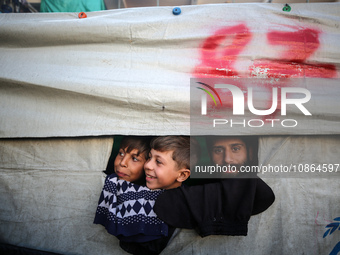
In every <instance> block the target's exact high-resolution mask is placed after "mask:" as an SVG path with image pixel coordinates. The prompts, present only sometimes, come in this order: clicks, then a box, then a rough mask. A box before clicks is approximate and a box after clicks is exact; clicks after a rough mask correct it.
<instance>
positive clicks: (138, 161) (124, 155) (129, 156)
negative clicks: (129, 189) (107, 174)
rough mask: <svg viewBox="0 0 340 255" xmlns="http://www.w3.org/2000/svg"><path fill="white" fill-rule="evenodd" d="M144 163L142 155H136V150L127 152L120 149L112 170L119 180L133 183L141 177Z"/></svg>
mask: <svg viewBox="0 0 340 255" xmlns="http://www.w3.org/2000/svg"><path fill="white" fill-rule="evenodd" d="M145 162H146V159H145V155H144V153H142V154H140V155H138V150H137V149H133V150H131V151H130V152H127V151H126V148H125V149H123V148H120V150H119V153H118V155H117V156H116V159H115V162H114V170H115V173H116V174H117V175H118V177H119V179H121V180H125V181H129V182H134V181H137V180H138V179H140V178H141V177H142V176H143V173H144V163H145Z"/></svg>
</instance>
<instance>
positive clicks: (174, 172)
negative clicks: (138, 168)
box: [144, 149, 181, 189]
mask: <svg viewBox="0 0 340 255" xmlns="http://www.w3.org/2000/svg"><path fill="white" fill-rule="evenodd" d="M172 153H173V151H165V152H160V151H156V150H154V149H151V151H150V153H149V159H148V161H147V162H146V163H145V165H144V171H145V175H146V186H147V187H148V188H149V189H172V188H177V187H178V186H180V185H181V182H178V181H177V178H178V177H179V169H178V166H177V163H176V161H174V160H173V159H172Z"/></svg>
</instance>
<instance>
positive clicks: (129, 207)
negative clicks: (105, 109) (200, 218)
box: [94, 136, 199, 254]
mask: <svg viewBox="0 0 340 255" xmlns="http://www.w3.org/2000/svg"><path fill="white" fill-rule="evenodd" d="M134 139H137V138H136V137H134ZM129 141H130V142H129V143H124V140H123V142H122V144H121V148H120V152H119V154H118V155H117V157H116V159H115V164H114V168H115V169H114V170H115V173H114V174H112V175H109V176H107V178H106V180H105V185H104V188H103V191H102V193H101V197H100V199H99V203H98V207H97V213H96V217H95V221H94V223H97V224H102V225H103V226H104V227H105V228H106V229H107V231H108V232H109V233H110V234H112V235H115V236H116V237H117V238H118V239H119V240H120V246H121V247H122V248H123V249H124V250H125V251H127V252H129V253H132V254H159V253H160V252H161V251H162V250H163V249H164V248H165V247H166V245H167V243H168V241H169V240H170V238H171V236H172V234H173V232H174V230H175V228H174V227H168V226H167V224H165V223H164V222H163V221H161V220H160V219H159V218H158V217H157V215H156V214H155V213H154V211H153V206H154V204H155V201H156V199H157V197H158V196H159V195H160V194H161V193H163V191H164V190H165V189H173V188H177V187H180V186H181V184H182V183H183V182H184V181H185V180H186V179H187V178H188V177H189V176H190V138H189V137H184V136H164V137H156V138H154V139H153V140H152V141H151V143H150V147H151V150H149V151H147V150H140V149H138V148H139V147H138V148H137V147H135V146H136V143H134V142H133V139H131V138H130V140H129ZM193 142H195V141H193ZM196 148H199V146H196ZM146 151H147V153H148V154H147V155H148V156H149V157H148V159H147V160H146V162H145V164H144V168H145V176H146V177H145V179H144V180H143V181H146V185H147V187H145V186H141V185H139V184H140V181H141V180H140V179H138V178H137V177H138V176H144V173H143V174H141V172H140V162H142V161H143V158H144V155H145V152H146ZM192 154H193V152H192ZM197 157H198V156H194V157H193V158H197ZM138 160H140V162H138Z"/></svg>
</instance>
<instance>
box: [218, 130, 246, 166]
mask: <svg viewBox="0 0 340 255" xmlns="http://www.w3.org/2000/svg"><path fill="white" fill-rule="evenodd" d="M211 149H212V152H211V155H212V161H213V162H214V163H215V164H218V165H221V166H228V165H230V166H236V168H237V169H238V170H239V169H240V167H241V166H243V165H245V164H246V163H247V161H248V152H247V146H246V144H245V143H244V142H243V141H242V140H241V139H239V138H233V137H224V138H221V139H218V140H216V141H215V142H214V143H213V147H212V148H211Z"/></svg>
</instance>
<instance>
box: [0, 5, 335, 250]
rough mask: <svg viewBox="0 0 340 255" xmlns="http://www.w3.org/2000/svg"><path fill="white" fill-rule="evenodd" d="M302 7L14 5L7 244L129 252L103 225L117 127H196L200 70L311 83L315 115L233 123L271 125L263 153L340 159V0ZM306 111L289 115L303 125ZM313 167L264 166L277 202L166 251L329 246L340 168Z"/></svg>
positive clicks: (0, 61) (0, 199)
mask: <svg viewBox="0 0 340 255" xmlns="http://www.w3.org/2000/svg"><path fill="white" fill-rule="evenodd" d="M291 7H292V10H291V11H290V12H284V11H283V10H282V8H283V5H281V4H225V5H204V6H203V5H202V6H183V7H181V9H182V13H181V14H180V15H178V16H175V15H173V14H172V7H150V8H141V9H133V8H131V9H125V10H112V11H103V12H89V13H87V18H83V19H79V18H78V13H37V14H1V15H0V38H1V40H0V90H1V92H0V108H1V110H0V138H1V139H0V243H5V244H10V245H14V246H20V247H26V248H29V249H35V250H43V251H47V252H55V253H60V254H66V255H67V254H70V255H71V254H72V255H76V254H77V255H78V254H79V255H86V254H89V255H90V254H104V255H105V254H112V253H114V254H126V253H125V252H124V251H123V250H122V249H120V247H119V243H118V240H117V239H116V238H115V237H114V236H112V235H110V234H108V233H107V231H106V230H105V228H103V227H102V226H99V225H94V224H93V219H94V215H95V211H96V207H97V203H98V198H99V195H100V192H101V190H102V187H103V184H104V180H105V174H104V173H103V172H102V171H103V170H105V169H106V165H107V163H108V160H109V157H110V153H111V150H112V144H113V139H112V137H111V136H112V135H116V134H117V135H189V134H190V78H193V77H196V78H197V77H201V76H204V77H210V76H212V75H213V74H215V75H217V76H227V77H229V76H230V77H236V78H238V77H245V78H247V77H253V78H256V77H257V78H259V77H262V78H263V77H264V78H273V79H278V78H280V76H282V75H283V76H284V77H286V78H287V79H291V80H292V79H293V78H294V79H295V78H296V79H298V78H301V79H302V80H305V83H304V84H305V85H304V88H307V89H310V90H311V93H312V100H311V101H310V102H309V104H308V105H307V108H308V109H311V110H312V111H313V115H312V117H311V119H310V120H309V121H307V122H305V124H306V125H303V128H301V129H299V128H297V129H284V128H281V127H278V128H269V129H268V128H264V129H259V128H256V129H251V132H250V130H246V131H243V130H242V129H239V128H238V129H235V130H233V131H232V132H230V133H231V134H243V135H245V134H248V135H249V134H260V135H263V136H261V137H260V143H259V164H263V165H273V166H275V165H280V164H284V165H291V164H300V163H301V164H312V163H315V164H324V163H325V164H333V165H335V164H339V163H340V162H339V161H338V157H337V155H339V148H340V140H339V131H340V130H339V117H340V116H339V110H338V109H339V107H338V105H339V103H338V102H339V100H338V96H339V91H340V90H339V89H338V87H337V86H338V85H337V78H338V76H339V74H338V70H339V46H338V41H339V34H340V33H339V25H340V24H339V22H340V18H339V11H340V4H338V3H328V4H325V3H322V4H291ZM219 33H222V35H223V38H225V41H223V42H219V40H220V39H221V37H219ZM250 34H251V35H250ZM225 35H228V38H227V37H224V36H225ZM236 35H238V36H236ZM235 38H240V41H238V43H236V44H231V41H233V40H236V39H235ZM288 38H295V39H294V40H295V41H294V40H292V41H287V40H288ZM207 40H208V41H207ZM216 40H217V41H216ZM210 42H212V43H210ZM213 42H219V43H215V44H214V43H213ZM244 43H246V44H245V45H246V46H242V45H244ZM230 45H234V46H235V47H231V48H230V47H229V46H230ZM287 45H295V46H296V47H295V46H294V47H292V48H289V47H290V46H289V47H288V46H287ZM217 46H219V47H220V48H219V47H217ZM209 47H212V48H213V49H214V50H213V51H207V52H208V55H206V54H205V53H204V52H206V49H207V48H209ZM228 47H229V48H228ZM240 47H241V48H242V49H240ZM287 47H288V48H289V49H288V50H287ZM236 55H237V58H236V57H235V56H236ZM226 56H229V58H228V57H226ZM230 56H232V57H230ZM309 78H317V79H320V84H321V85H320V86H316V85H315V84H309V83H308V79H309ZM261 93H262V92H261ZM264 98H268V92H264ZM262 103H265V102H262ZM297 113H299V112H298V111H296V109H294V110H293V111H292V112H289V118H296V119H297V120H298V121H299V122H300V120H301V121H302V122H303V121H304V120H303V119H302V118H301V116H300V115H299V114H297ZM290 114H292V115H290ZM292 116H293V117H292ZM287 118H288V117H287ZM289 134H294V135H292V136H289ZM307 134H308V135H309V136H306V135H307ZM312 135H313V136H312ZM302 176H303V177H297V178H291V177H288V176H286V175H285V174H282V176H272V175H270V174H268V173H263V174H260V177H261V178H262V179H263V180H264V181H265V182H266V183H267V184H268V185H269V186H270V187H271V188H272V189H273V191H274V193H275V197H276V200H275V202H274V204H273V205H272V206H271V207H270V208H269V209H268V210H266V211H265V212H263V213H261V214H259V215H256V216H253V217H251V219H250V221H249V226H248V236H246V237H230V236H209V237H205V238H201V237H199V236H198V235H197V233H196V232H194V231H192V230H186V229H182V230H180V231H179V232H178V234H177V235H176V236H175V237H174V239H173V240H172V241H171V243H170V244H169V246H168V247H167V248H166V249H165V250H164V251H163V252H162V254H195V255H196V254H210V253H211V251H214V252H215V253H218V254H284V255H285V254H330V253H331V251H332V250H336V247H338V246H337V244H338V243H339V240H340V231H339V230H338V229H336V230H334V231H332V232H331V231H329V232H326V231H327V230H328V229H329V227H328V228H327V226H328V225H329V224H332V223H333V224H334V225H333V226H335V225H336V224H337V222H338V221H337V220H336V219H338V217H340V209H339V206H338V205H339V202H340V198H339V193H340V192H339V191H340V190H339V184H338V179H337V177H338V176H339V172H337V173H334V172H333V173H332V174H329V175H326V176H322V177H319V176H315V175H312V173H310V174H308V175H307V176H305V175H302ZM334 253H335V252H334Z"/></svg>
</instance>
